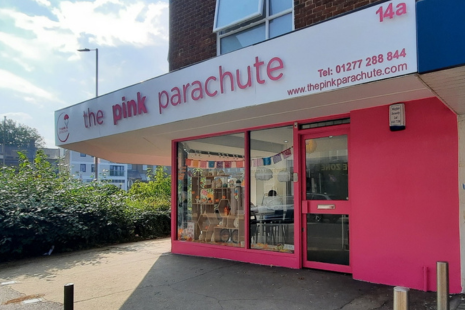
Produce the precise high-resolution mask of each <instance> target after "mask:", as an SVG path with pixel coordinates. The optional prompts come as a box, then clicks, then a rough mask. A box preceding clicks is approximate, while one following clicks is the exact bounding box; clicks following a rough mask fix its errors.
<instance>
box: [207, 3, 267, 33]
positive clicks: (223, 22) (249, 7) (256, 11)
mask: <svg viewBox="0 0 465 310" xmlns="http://www.w3.org/2000/svg"><path fill="white" fill-rule="evenodd" d="M263 1H264V0H217V1H216V15H215V21H216V24H215V26H214V31H218V30H221V29H223V28H226V27H229V26H232V25H234V24H237V23H241V22H244V21H246V20H248V19H251V18H254V17H257V16H259V15H261V14H262V12H263Z"/></svg>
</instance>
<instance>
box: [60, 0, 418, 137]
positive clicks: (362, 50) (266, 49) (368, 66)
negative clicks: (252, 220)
mask: <svg viewBox="0 0 465 310" xmlns="http://www.w3.org/2000/svg"><path fill="white" fill-rule="evenodd" d="M415 19H416V18H415V1H414V0H405V1H404V0H397V1H389V2H383V3H381V4H379V5H375V6H371V7H369V8H366V9H364V10H360V11H357V12H354V13H352V14H347V15H344V16H342V17H340V18H336V19H333V20H330V21H327V22H324V23H321V24H318V25H315V26H312V27H309V28H305V29H302V30H299V31H294V32H292V33H290V34H287V35H284V36H281V37H279V38H276V39H273V40H269V41H266V42H263V43H260V44H257V45H254V46H250V47H247V48H244V49H241V50H238V51H235V52H232V53H229V54H225V55H222V56H219V57H215V58H213V59H210V60H208V61H204V62H202V63H199V64H197V65H193V66H190V67H188V68H185V69H182V70H178V71H175V72H172V73H169V74H166V75H163V76H160V77H157V78H154V79H151V80H148V81H145V82H142V83H139V84H136V85H133V86H129V87H126V88H124V89H121V90H118V91H115V92H112V93H109V94H106V95H103V96H100V97H98V98H95V99H92V100H88V101H85V102H83V103H80V104H77V105H74V106H71V107H68V108H65V109H61V110H59V111H56V112H55V126H56V144H57V145H66V144H69V143H74V142H79V141H85V140H90V139H95V138H99V137H104V136H109V135H114V134H118V133H123V132H128V131H132V130H138V129H142V128H148V127H153V126H158V125H163V124H168V123H173V122H178V121H182V120H185V119H191V118H196V117H201V116H204V115H210V114H215V113H221V112H227V111H230V110H236V109H240V108H245V107H251V106H259V105H264V108H265V106H266V104H267V103H270V102H278V101H283V100H286V99H290V98H294V97H300V96H308V95H311V94H316V93H320V92H325V91H331V90H336V89H339V88H343V87H349V86H353V85H358V84H363V83H368V82H373V81H377V80H382V79H388V78H392V77H396V76H402V75H406V74H409V73H413V72H417V49H416V22H415ZM284 104H285V103H284Z"/></svg>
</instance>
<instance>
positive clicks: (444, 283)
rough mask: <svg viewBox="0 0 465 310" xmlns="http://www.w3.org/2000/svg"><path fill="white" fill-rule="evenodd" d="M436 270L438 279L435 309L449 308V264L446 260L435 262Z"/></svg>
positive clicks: (445, 309)
mask: <svg viewBox="0 0 465 310" xmlns="http://www.w3.org/2000/svg"><path fill="white" fill-rule="evenodd" d="M436 272H437V279H438V286H437V300H438V306H437V310H449V264H448V263H447V262H437V263H436Z"/></svg>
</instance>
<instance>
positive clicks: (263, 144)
mask: <svg viewBox="0 0 465 310" xmlns="http://www.w3.org/2000/svg"><path fill="white" fill-rule="evenodd" d="M292 145H293V144H292V127H281V128H273V129H266V130H259V131H253V132H251V133H250V159H251V163H250V165H251V168H250V169H251V174H250V201H251V203H250V246H251V248H254V249H261V250H269V251H279V252H288V253H292V252H293V251H294V191H293V189H294V188H293V182H292V174H293V166H294V164H293V156H292V154H293V147H292Z"/></svg>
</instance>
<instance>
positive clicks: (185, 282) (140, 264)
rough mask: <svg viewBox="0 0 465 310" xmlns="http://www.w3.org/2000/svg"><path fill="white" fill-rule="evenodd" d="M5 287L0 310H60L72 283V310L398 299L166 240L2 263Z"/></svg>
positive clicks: (413, 296) (328, 275)
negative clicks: (182, 250)
mask: <svg viewBox="0 0 465 310" xmlns="http://www.w3.org/2000/svg"><path fill="white" fill-rule="evenodd" d="M0 283H2V284H3V285H0V309H1V310H10V309H22V310H29V309H32V310H36V309H37V310H48V309H50V310H55V309H63V290H64V285H65V284H67V283H74V292H75V296H74V300H75V304H74V309H75V310H94V309H95V310H97V309H98V310H107V309H108V310H115V309H120V310H132V309H134V310H136V309H137V310H141V309H142V310H143V309H202V310H205V309H286V310H293V309H309V310H326V309H328V310H336V309H338V310H339V309H340V310H368V309H370V310H374V309H377V310H392V296H393V288H392V287H389V286H384V285H377V284H371V283H366V282H360V281H355V280H353V279H352V277H351V276H350V275H346V274H339V273H332V272H326V271H319V270H310V269H303V270H294V269H286V268H277V267H270V266H260V265H252V264H244V263H239V262H233V261H226V260H219V259H210V258H201V257H190V256H182V255H174V254H171V253H170V239H169V238H165V239H158V240H150V241H143V242H137V243H127V244H119V245H113V246H108V247H104V248H98V249H92V250H87V251H79V252H73V253H65V254H56V255H54V254H52V255H51V256H44V257H37V258H32V259H28V260H21V261H16V262H10V263H2V264H0ZM18 298H20V299H18ZM28 299H40V301H38V302H36V303H31V304H24V300H28ZM409 299H410V308H409V309H410V310H420V309H421V310H423V309H429V310H432V309H436V301H435V300H436V295H435V293H431V292H428V293H425V292H421V291H414V290H412V291H410V293H409ZM460 300H461V296H459V295H457V296H454V298H453V299H452V301H451V309H452V310H454V309H457V307H458V306H459V303H460ZM7 302H10V303H9V304H6V303H7ZM460 309H462V308H460ZM464 309H465V308H464Z"/></svg>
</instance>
